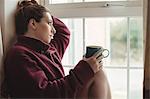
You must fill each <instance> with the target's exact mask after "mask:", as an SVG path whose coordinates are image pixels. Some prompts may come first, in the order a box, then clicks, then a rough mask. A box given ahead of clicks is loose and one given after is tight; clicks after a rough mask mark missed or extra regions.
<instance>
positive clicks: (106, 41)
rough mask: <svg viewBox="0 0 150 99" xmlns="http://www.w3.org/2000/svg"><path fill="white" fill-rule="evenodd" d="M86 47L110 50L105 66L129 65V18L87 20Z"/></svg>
mask: <svg viewBox="0 0 150 99" xmlns="http://www.w3.org/2000/svg"><path fill="white" fill-rule="evenodd" d="M85 45H86V46H87V45H98V46H103V47H104V48H107V49H109V51H110V55H109V57H108V58H106V59H104V61H105V62H104V66H105V65H106V66H126V65H127V18H86V19H85Z"/></svg>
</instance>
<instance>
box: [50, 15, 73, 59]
mask: <svg viewBox="0 0 150 99" xmlns="http://www.w3.org/2000/svg"><path fill="white" fill-rule="evenodd" d="M52 18H53V25H54V28H55V29H56V33H55V35H54V39H52V41H51V43H50V44H51V45H52V46H54V47H55V48H56V49H57V51H58V53H59V55H60V57H61V58H62V57H63V55H64V52H65V50H66V48H67V46H68V44H69V40H70V31H69V29H68V28H67V26H66V25H65V24H64V23H63V22H62V21H61V20H59V19H58V18H55V17H52Z"/></svg>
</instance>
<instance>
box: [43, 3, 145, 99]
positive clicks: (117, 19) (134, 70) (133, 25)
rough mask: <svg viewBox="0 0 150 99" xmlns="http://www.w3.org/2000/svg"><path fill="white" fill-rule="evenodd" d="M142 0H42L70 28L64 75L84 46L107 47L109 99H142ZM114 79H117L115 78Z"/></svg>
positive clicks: (72, 65)
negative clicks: (110, 97) (110, 94)
mask: <svg viewBox="0 0 150 99" xmlns="http://www.w3.org/2000/svg"><path fill="white" fill-rule="evenodd" d="M141 2H142V0H46V1H45V6H47V7H48V8H49V9H50V11H51V12H52V14H54V15H55V16H57V17H60V18H61V19H62V20H63V21H64V22H65V24H66V25H67V26H68V27H69V29H70V31H71V41H70V44H69V47H68V48H67V51H66V53H65V55H64V58H63V61H62V62H63V65H64V67H65V71H66V74H68V71H69V70H70V69H71V68H73V67H74V66H75V65H76V64H77V63H78V61H79V60H81V59H82V56H83V55H84V54H85V48H86V46H87V45H100V46H103V47H104V48H107V49H109V51H110V55H109V57H108V58H106V59H103V62H104V67H105V70H106V74H107V77H108V80H109V84H110V87H111V92H112V99H142V88H143V87H142V85H143V84H142V82H143V28H142V26H143V18H142V3H141ZM116 78H117V79H116Z"/></svg>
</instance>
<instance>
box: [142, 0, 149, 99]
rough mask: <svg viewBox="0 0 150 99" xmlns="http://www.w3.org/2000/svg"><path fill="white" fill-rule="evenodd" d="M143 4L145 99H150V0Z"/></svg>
mask: <svg viewBox="0 0 150 99" xmlns="http://www.w3.org/2000/svg"><path fill="white" fill-rule="evenodd" d="M143 2H144V3H143V4H144V5H143V9H144V10H143V12H144V37H145V46H144V48H145V54H144V55H145V57H144V82H143V99H150V0H143Z"/></svg>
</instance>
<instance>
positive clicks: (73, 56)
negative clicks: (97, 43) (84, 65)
mask: <svg viewBox="0 0 150 99" xmlns="http://www.w3.org/2000/svg"><path fill="white" fill-rule="evenodd" d="M62 21H63V22H64V23H65V24H66V25H67V27H68V28H69V30H70V32H71V37H70V43H69V46H68V48H67V50H66V52H65V54H64V57H63V60H62V64H63V65H70V66H71V65H75V64H77V63H78V62H79V60H81V59H82V56H83V21H82V19H62Z"/></svg>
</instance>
